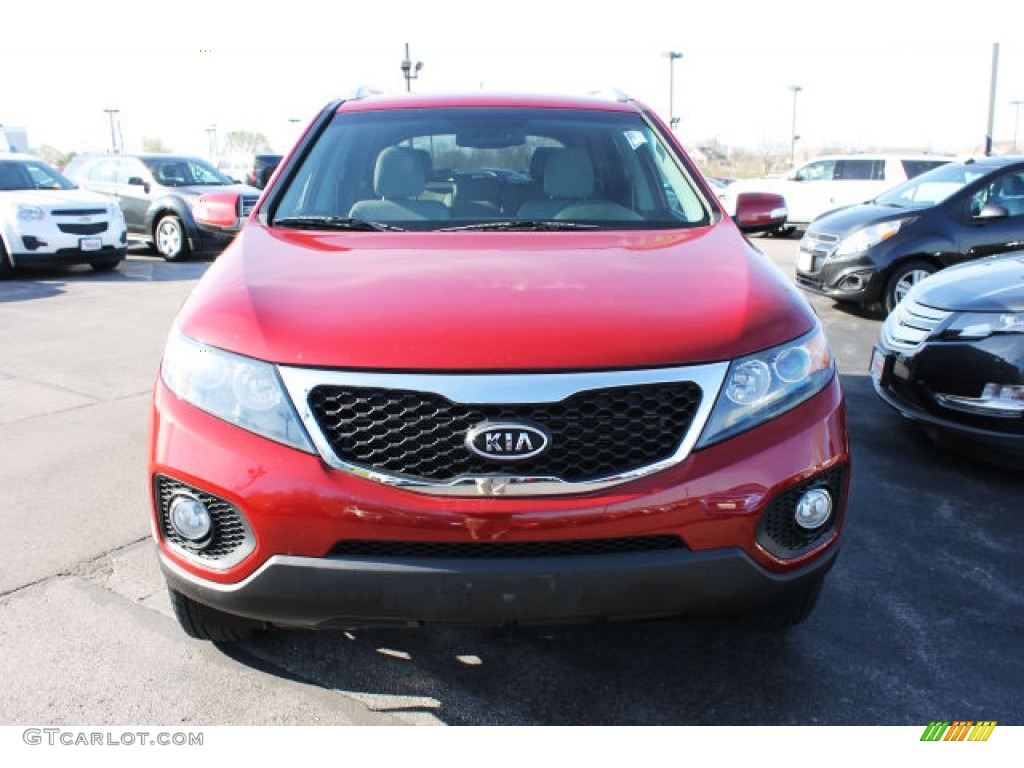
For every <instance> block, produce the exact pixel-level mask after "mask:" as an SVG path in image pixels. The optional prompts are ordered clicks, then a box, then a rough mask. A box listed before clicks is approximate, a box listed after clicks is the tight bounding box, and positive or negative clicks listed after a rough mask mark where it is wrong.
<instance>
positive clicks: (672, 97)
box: [665, 51, 683, 131]
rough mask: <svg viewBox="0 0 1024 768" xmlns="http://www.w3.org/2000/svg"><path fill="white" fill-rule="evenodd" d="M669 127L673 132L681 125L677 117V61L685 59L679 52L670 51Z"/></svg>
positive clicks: (668, 54)
mask: <svg viewBox="0 0 1024 768" xmlns="http://www.w3.org/2000/svg"><path fill="white" fill-rule="evenodd" d="M665 56H667V57H668V126H669V128H671V129H672V130H673V131H674V130H675V129H676V126H677V125H679V118H678V117H676V59H681V58H683V54H682V53H680V52H679V51H668V52H667V53H666V54H665Z"/></svg>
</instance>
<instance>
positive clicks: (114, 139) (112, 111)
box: [103, 109, 121, 154]
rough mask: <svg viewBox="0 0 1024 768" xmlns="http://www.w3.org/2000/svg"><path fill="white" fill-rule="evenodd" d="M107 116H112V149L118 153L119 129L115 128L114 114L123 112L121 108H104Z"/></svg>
mask: <svg viewBox="0 0 1024 768" xmlns="http://www.w3.org/2000/svg"><path fill="white" fill-rule="evenodd" d="M103 111H104V112H106V113H107V117H108V118H110V151H111V152H113V153H114V154H117V131H115V130H114V116H115V115H117V114H119V113H120V112H121V110H120V109H104V110H103Z"/></svg>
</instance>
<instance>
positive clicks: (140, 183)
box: [128, 176, 149, 195]
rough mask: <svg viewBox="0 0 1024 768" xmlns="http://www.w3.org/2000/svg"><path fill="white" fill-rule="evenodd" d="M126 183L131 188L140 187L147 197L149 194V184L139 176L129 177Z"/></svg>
mask: <svg viewBox="0 0 1024 768" xmlns="http://www.w3.org/2000/svg"><path fill="white" fill-rule="evenodd" d="M128 183H129V184H131V185H132V186H133V187H142V190H143V191H144V192H145V193H146V194H147V195H148V194H149V184H148V183H147V182H146V180H145V179H143V178H142V177H141V176H131V177H129V179H128Z"/></svg>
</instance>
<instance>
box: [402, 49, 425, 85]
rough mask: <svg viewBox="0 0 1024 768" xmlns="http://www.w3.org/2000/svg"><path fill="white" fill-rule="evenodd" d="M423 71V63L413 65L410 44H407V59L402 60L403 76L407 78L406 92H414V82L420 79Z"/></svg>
mask: <svg viewBox="0 0 1024 768" xmlns="http://www.w3.org/2000/svg"><path fill="white" fill-rule="evenodd" d="M421 69H423V62H422V61H417V62H416V64H415V65H413V63H412V59H411V58H409V44H408V43H406V44H405V58H404V59H402V76H403V77H404V78H405V90H406V92H407V93H408V92H409V91H411V90H412V81H413V80H416V79H418V78H419V76H420V70H421Z"/></svg>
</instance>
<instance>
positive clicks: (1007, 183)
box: [992, 173, 1024, 216]
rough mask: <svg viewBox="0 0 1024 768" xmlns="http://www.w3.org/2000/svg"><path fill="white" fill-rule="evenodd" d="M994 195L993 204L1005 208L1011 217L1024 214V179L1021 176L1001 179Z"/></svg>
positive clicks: (1014, 175) (1016, 175) (1015, 175)
mask: <svg viewBox="0 0 1024 768" xmlns="http://www.w3.org/2000/svg"><path fill="white" fill-rule="evenodd" d="M993 193H994V194H993V196H992V202H993V203H998V204H999V205H1001V206H1003V207H1004V208H1005V209H1006V211H1007V213H1008V214H1009V215H1010V216H1020V215H1022V214H1024V179H1022V178H1021V177H1020V174H1016V173H1015V174H1013V175H1011V176H1005V177H1004V178H1002V179H1000V180H999V181H998V182H997V183H996V185H995V189H994V190H993Z"/></svg>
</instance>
